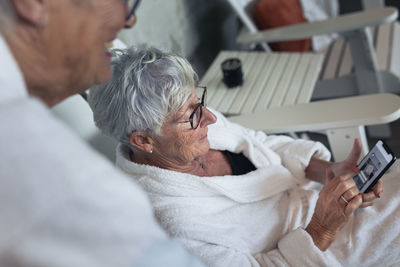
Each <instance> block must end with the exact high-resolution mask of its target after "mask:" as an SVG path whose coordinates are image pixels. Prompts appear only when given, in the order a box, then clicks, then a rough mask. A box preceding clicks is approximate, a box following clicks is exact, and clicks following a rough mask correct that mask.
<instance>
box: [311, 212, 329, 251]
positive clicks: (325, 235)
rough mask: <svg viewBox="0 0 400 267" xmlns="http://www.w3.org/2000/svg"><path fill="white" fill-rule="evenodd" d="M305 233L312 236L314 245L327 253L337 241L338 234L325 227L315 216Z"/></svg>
mask: <svg viewBox="0 0 400 267" xmlns="http://www.w3.org/2000/svg"><path fill="white" fill-rule="evenodd" d="M305 231H306V232H307V233H308V234H309V235H310V236H311V238H312V240H313V242H314V244H315V246H316V247H318V248H319V249H320V250H321V251H325V250H327V249H328V247H329V246H330V245H331V244H332V242H333V241H334V240H335V239H336V232H334V231H331V230H329V229H327V228H326V227H324V226H323V225H322V224H321V223H320V222H319V220H318V219H316V218H315V217H314V216H313V218H312V219H311V221H310V223H309V224H308V225H307V227H306V229H305Z"/></svg>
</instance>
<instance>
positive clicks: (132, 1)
mask: <svg viewBox="0 0 400 267" xmlns="http://www.w3.org/2000/svg"><path fill="white" fill-rule="evenodd" d="M139 3H140V0H125V4H126V6H127V7H128V13H126V14H127V15H126V18H125V19H126V20H129V19H130V18H131V17H132V16H133V14H135V10H136V9H137V7H138V6H139Z"/></svg>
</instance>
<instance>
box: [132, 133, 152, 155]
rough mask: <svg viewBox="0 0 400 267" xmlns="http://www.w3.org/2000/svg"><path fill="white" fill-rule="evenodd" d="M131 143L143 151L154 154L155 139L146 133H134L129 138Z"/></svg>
mask: <svg viewBox="0 0 400 267" xmlns="http://www.w3.org/2000/svg"><path fill="white" fill-rule="evenodd" d="M129 143H130V144H131V145H133V146H135V147H137V148H138V149H140V150H141V151H144V152H147V153H152V152H153V144H154V140H153V138H152V137H151V136H150V135H149V134H147V133H145V132H132V133H131V135H130V136H129Z"/></svg>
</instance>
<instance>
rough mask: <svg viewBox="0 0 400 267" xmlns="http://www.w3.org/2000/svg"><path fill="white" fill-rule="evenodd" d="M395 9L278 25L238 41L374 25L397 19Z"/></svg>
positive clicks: (290, 37) (274, 39)
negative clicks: (290, 24) (283, 25)
mask: <svg viewBox="0 0 400 267" xmlns="http://www.w3.org/2000/svg"><path fill="white" fill-rule="evenodd" d="M397 16H398V13H397V9H396V8H393V7H385V8H376V9H369V10H366V11H360V12H354V13H351V14H348V15H343V16H338V17H335V18H331V19H327V20H322V21H316V22H309V23H300V24H296V25H292V26H285V27H279V28H275V29H271V30H265V31H260V32H257V33H246V34H242V35H239V37H238V38H237V41H238V43H243V44H251V43H259V42H278V41H289V40H298V39H304V38H309V37H312V36H315V35H320V34H328V33H334V32H337V33H340V32H348V31H353V30H357V29H361V28H364V27H367V26H376V25H380V24H384V23H388V22H392V21H395V20H396V19H397Z"/></svg>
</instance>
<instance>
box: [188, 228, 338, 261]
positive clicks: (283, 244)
mask: <svg viewBox="0 0 400 267" xmlns="http://www.w3.org/2000/svg"><path fill="white" fill-rule="evenodd" d="M183 242H184V243H185V246H186V247H187V248H188V249H189V251H192V252H193V253H194V254H197V256H199V257H200V258H201V259H202V261H203V262H204V263H205V264H207V265H208V266H215V267H224V266H229V267H235V266H238V267H239V266H240V267H256V266H342V265H341V264H340V262H339V261H338V260H337V258H336V257H335V256H334V255H333V254H332V253H331V252H330V251H329V250H327V251H325V252H323V251H321V250H319V249H318V248H317V247H316V246H315V245H314V243H313V241H312V238H311V237H310V235H309V234H308V233H307V232H306V231H304V230H303V229H300V228H299V229H296V230H294V231H292V232H290V233H288V234H287V235H286V236H284V237H283V238H282V239H281V240H280V241H279V242H278V248H276V249H273V250H271V251H268V252H260V253H258V254H255V255H251V253H244V252H240V251H237V250H235V249H233V248H228V247H224V246H218V245H213V244H209V243H203V242H200V241H196V240H183Z"/></svg>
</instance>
